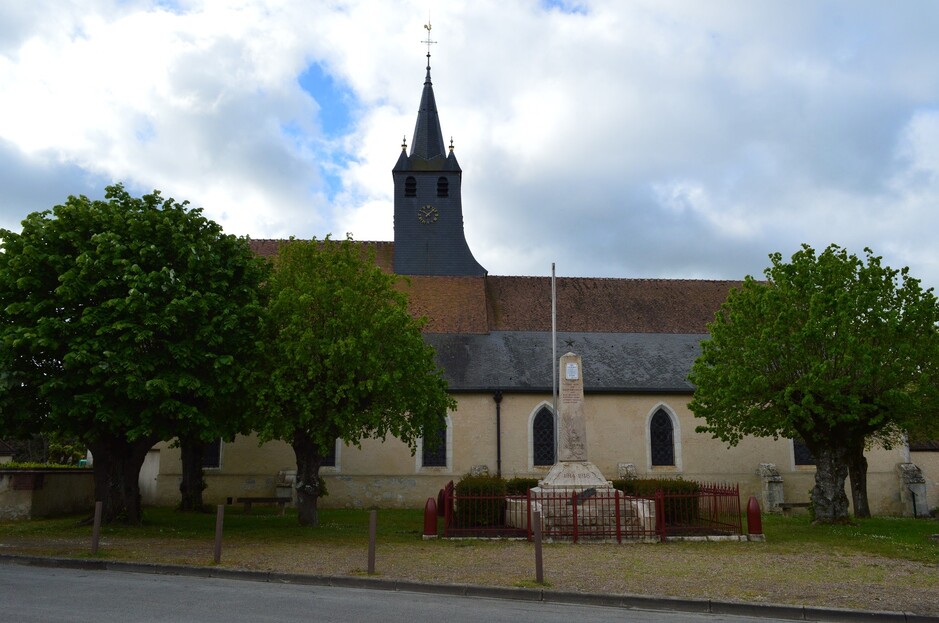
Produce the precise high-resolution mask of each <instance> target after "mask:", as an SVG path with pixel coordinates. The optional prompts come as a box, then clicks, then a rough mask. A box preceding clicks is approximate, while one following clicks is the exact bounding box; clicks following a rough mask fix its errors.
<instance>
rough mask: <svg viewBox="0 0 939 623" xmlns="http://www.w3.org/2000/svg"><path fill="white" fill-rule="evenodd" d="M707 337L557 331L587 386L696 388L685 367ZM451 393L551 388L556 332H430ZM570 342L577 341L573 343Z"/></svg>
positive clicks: (673, 390) (610, 388)
mask: <svg viewBox="0 0 939 623" xmlns="http://www.w3.org/2000/svg"><path fill="white" fill-rule="evenodd" d="M706 337H707V335H702V334H656V333H568V332H564V333H558V350H557V355H558V357H560V356H561V355H563V354H564V353H566V352H568V351H573V352H576V353H577V354H578V355H580V356H581V357H582V358H583V362H584V367H583V375H584V391H585V392H588V393H598V392H619V393H623V392H630V393H632V392H657V393H691V392H692V390H693V389H694V388H693V386H692V385H691V384H690V383H689V382H688V380H687V376H688V371H689V370H690V369H691V365H692V363H694V360H695V359H696V358H697V356H698V354H700V352H701V347H700V343H701V340H703V339H705V338H706ZM424 338H425V339H426V340H427V342H428V343H429V344H430V345H431V346H433V347H434V349H435V350H436V351H437V361H438V363H439V364H440V366H441V367H442V368H443V370H444V377H445V378H446V380H447V383H448V384H449V386H450V391H455V392H475V391H495V390H498V389H501V390H508V391H516V392H527V391H531V392H549V393H550V392H551V389H552V378H553V370H552V368H553V366H552V364H551V332H550V331H547V332H541V331H494V332H492V333H488V334H485V335H466V334H456V333H429V334H425V336H424ZM569 342H573V344H572V345H570V344H569Z"/></svg>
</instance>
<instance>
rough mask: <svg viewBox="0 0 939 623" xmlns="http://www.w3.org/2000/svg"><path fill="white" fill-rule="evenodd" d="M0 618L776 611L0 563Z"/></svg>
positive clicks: (602, 620)
mask: <svg viewBox="0 0 939 623" xmlns="http://www.w3.org/2000/svg"><path fill="white" fill-rule="evenodd" d="M0 618H2V620H4V621H17V622H19V623H40V622H41V623H54V622H59V621H62V622H73V621H74V622H76V623H78V622H81V623H85V622H90V621H135V622H141V623H144V622H146V623H149V622H154V623H156V622H163V621H166V622H168V623H169V622H172V623H188V622H196V621H198V622H199V623H231V621H259V622H264V621H272V622H273V621H277V622H278V623H284V622H285V621H304V622H308V621H315V622H316V623H328V622H333V621H336V622H340V621H341V622H347V621H350V622H351V621H355V622H361V621H366V622H367V621H381V622H382V623H420V622H423V621H428V622H434V623H437V622H439V621H447V622H448V623H469V622H474V623H475V622H477V621H486V622H488V621H512V623H528V622H532V623H535V622H537V623H570V622H571V621H578V623H593V622H596V623H613V622H614V621H615V622H616V623H624V622H625V623H629V622H638V621H642V622H648V623H660V622H661V623H664V622H666V621H668V622H671V623H716V622H718V621H723V622H727V623H767V622H770V621H775V620H777V619H768V618H752V617H739V616H727V615H715V614H687V613H679V612H666V611H649V610H630V609H624V608H605V607H597V606H577V605H568V604H555V603H545V602H529V601H517V600H499V599H484V598H469V597H454V596H449V595H433V594H428V593H409V592H395V591H382V590H369V589H355V588H334V587H324V586H309V585H293V584H276V583H269V582H252V581H243V580H231V579H221V578H196V577H184V576H172V575H152V574H144V573H127V572H118V571H87V570H78V569H55V568H43V567H30V566H22V565H16V564H0ZM778 620H780V621H781V620H782V619H778Z"/></svg>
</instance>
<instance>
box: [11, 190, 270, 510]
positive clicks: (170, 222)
mask: <svg viewBox="0 0 939 623" xmlns="http://www.w3.org/2000/svg"><path fill="white" fill-rule="evenodd" d="M187 204H188V202H183V203H178V202H176V201H174V200H173V199H163V198H162V197H161V196H160V193H159V192H158V191H154V192H153V193H152V194H149V195H144V196H143V197H142V198H135V197H132V196H131V195H130V194H129V193H128V192H127V191H126V190H125V189H124V188H123V186H121V185H115V186H109V187H108V188H107V191H106V201H92V200H89V199H88V198H87V197H84V196H79V197H74V196H72V197H69V198H68V200H67V201H66V202H65V203H64V204H63V205H59V206H56V207H55V208H53V209H52V210H51V211H44V212H36V213H33V214H30V215H29V216H27V218H26V219H25V220H24V221H23V229H22V232H21V233H14V232H10V231H5V230H3V231H0V237H2V247H0V249H2V252H0V309H2V310H3V312H4V313H3V319H2V325H0V349H2V351H0V430H2V431H4V433H5V434H9V435H11V436H20V437H22V436H24V435H27V434H30V433H35V432H47V431H48V432H56V433H59V434H63V435H68V436H74V437H77V438H79V439H81V440H82V441H83V442H84V443H86V444H87V445H88V447H89V448H90V449H91V450H92V453H93V455H94V459H95V461H94V467H95V487H96V493H95V496H96V499H97V500H101V501H103V502H104V509H105V519H106V520H113V519H115V518H122V519H125V520H127V521H130V522H136V521H139V519H140V503H139V489H138V487H137V474H138V472H139V468H140V465H141V463H142V461H143V458H144V457H145V456H146V452H147V451H148V450H149V449H150V447H152V445H153V444H154V443H155V442H157V441H159V440H167V439H170V438H172V437H174V436H177V435H180V434H184V433H185V434H190V435H195V436H218V435H219V434H220V429H221V430H226V429H225V427H224V426H222V425H221V421H222V419H223V418H220V417H218V413H219V409H218V407H219V406H220V405H224V404H228V403H229V402H231V401H232V400H233V397H234V396H235V395H236V394H238V392H240V391H241V388H242V387H243V386H244V384H245V379H246V375H247V374H248V373H249V370H250V367H251V364H253V363H254V353H256V352H257V335H258V331H259V323H260V316H261V313H262V310H263V307H262V305H261V304H260V302H259V299H258V288H259V284H260V283H261V281H262V280H263V279H264V276H265V267H264V264H263V263H262V262H261V261H260V260H258V259H257V258H256V257H255V256H254V254H253V253H252V252H251V250H250V248H249V246H248V244H247V241H246V240H244V239H239V238H236V237H234V236H229V235H225V234H223V233H222V230H221V227H219V225H217V224H216V223H214V222H212V221H210V220H208V219H206V218H205V217H203V216H202V214H201V210H198V209H189V208H188V207H187ZM224 415H225V417H224V420H227V421H229V422H233V423H237V421H238V418H237V417H236V416H237V414H236V413H227V414H224Z"/></svg>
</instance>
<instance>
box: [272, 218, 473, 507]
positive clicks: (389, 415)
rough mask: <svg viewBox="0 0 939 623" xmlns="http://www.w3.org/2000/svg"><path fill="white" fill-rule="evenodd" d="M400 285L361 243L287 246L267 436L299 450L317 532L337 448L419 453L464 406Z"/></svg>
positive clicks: (275, 310)
mask: <svg viewBox="0 0 939 623" xmlns="http://www.w3.org/2000/svg"><path fill="white" fill-rule="evenodd" d="M398 279H399V278H398V277H396V276H395V275H390V274H386V273H383V272H382V271H381V270H380V269H379V268H378V266H377V265H376V264H375V261H374V256H373V254H370V253H368V252H367V251H366V248H365V247H364V246H363V245H359V244H355V243H354V242H353V241H352V240H351V238H347V239H346V240H343V241H335V240H331V239H330V238H328V237H327V238H326V239H325V240H322V241H319V240H312V241H309V242H306V241H296V240H291V241H289V242H286V243H284V244H282V245H281V247H280V250H279V253H278V255H277V258H276V261H275V268H274V273H273V275H272V277H271V280H270V283H269V303H268V313H267V316H266V318H267V320H266V328H265V331H264V344H265V348H266V353H265V357H264V362H265V374H266V375H267V382H266V383H265V384H264V386H263V387H262V388H260V390H259V403H258V404H259V407H260V409H261V411H262V417H261V418H260V422H261V425H260V428H259V435H260V437H261V439H262V440H269V439H282V440H284V441H286V442H287V443H290V444H291V445H292V446H293V449H294V453H295V454H296V458H297V483H296V485H295V486H296V489H297V505H298V510H299V518H300V523H301V524H304V525H316V523H317V511H316V503H317V498H318V496H319V494H320V490H319V484H318V483H319V468H320V465H321V463H322V460H323V458H324V457H325V456H327V455H328V454H329V451H330V449H331V448H332V447H333V444H335V443H336V440H337V439H342V440H343V441H344V442H345V443H348V444H354V445H358V444H359V443H360V441H361V440H362V439H363V438H381V439H384V438H385V437H386V435H388V434H391V435H393V436H395V437H397V438H399V439H401V440H402V441H404V442H405V443H407V444H408V445H409V446H410V447H411V448H412V451H413V450H414V448H415V446H416V442H417V440H418V439H419V438H420V437H422V436H424V435H426V434H433V433H435V432H436V431H437V430H438V428H439V426H440V425H441V422H442V420H443V418H444V417H445V415H446V412H447V410H452V409H454V408H455V406H456V405H455V402H454V401H453V400H452V399H451V398H450V397H449V395H448V394H447V386H446V382H445V381H444V379H443V377H442V375H441V372H440V370H439V369H438V367H437V365H436V363H435V360H434V351H433V348H431V347H430V346H429V345H427V344H426V343H425V342H424V340H423V338H422V336H421V333H420V328H421V326H422V322H421V321H419V320H417V319H415V318H413V317H412V316H411V315H410V314H409V313H408V309H407V298H406V296H405V295H404V294H403V293H402V292H400V291H399V290H397V289H396V288H395V283H396V281H397V280H398Z"/></svg>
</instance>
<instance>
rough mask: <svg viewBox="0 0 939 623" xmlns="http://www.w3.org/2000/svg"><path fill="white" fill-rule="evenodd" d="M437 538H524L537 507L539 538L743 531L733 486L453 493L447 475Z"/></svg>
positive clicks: (615, 537) (655, 536)
mask: <svg viewBox="0 0 939 623" xmlns="http://www.w3.org/2000/svg"><path fill="white" fill-rule="evenodd" d="M438 511H439V512H440V514H441V515H443V517H444V536H445V537H492V538H495V537H519V538H528V539H531V538H532V517H533V513H534V512H535V511H537V512H540V516H541V531H542V535H543V537H544V538H545V539H555V540H572V541H574V542H577V541H578V540H580V539H590V540H608V541H616V542H622V541H623V540H651V539H658V540H662V541H664V540H666V539H667V538H668V537H677V536H728V535H741V534H743V522H742V519H741V514H740V488H739V486H738V485H730V484H712V483H703V484H701V485H700V487H699V489H698V491H696V492H689V493H671V492H669V493H666V492H663V491H657V492H656V493H655V494H654V495H653V496H650V497H640V496H630V495H625V494H623V493H622V492H621V491H618V490H615V489H612V488H599V489H598V488H591V489H586V490H571V489H564V488H559V489H532V490H529V491H528V492H527V494H526V495H510V496H493V495H466V494H461V495H457V493H456V488H455V487H454V485H453V482H452V481H451V482H449V483H448V484H447V486H446V487H444V489H442V490H441V491H440V495H439V496H438Z"/></svg>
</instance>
